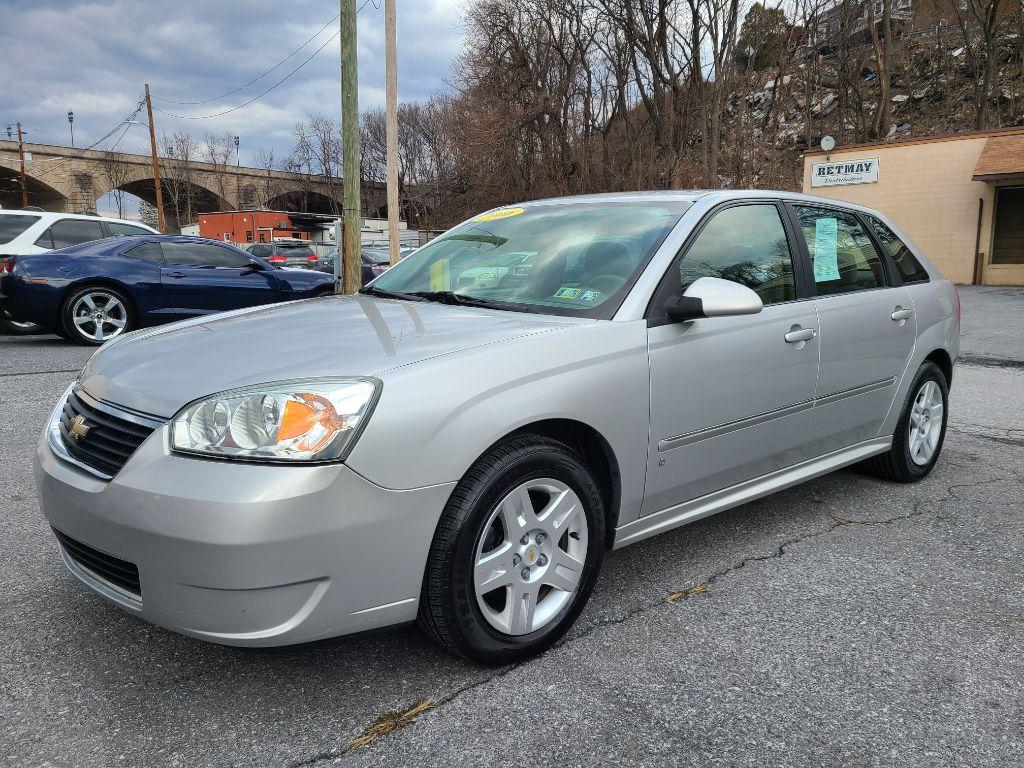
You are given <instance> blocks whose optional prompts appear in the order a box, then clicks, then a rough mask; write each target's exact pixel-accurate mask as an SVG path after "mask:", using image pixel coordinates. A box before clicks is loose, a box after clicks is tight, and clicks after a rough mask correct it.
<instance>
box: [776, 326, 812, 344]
mask: <svg viewBox="0 0 1024 768" xmlns="http://www.w3.org/2000/svg"><path fill="white" fill-rule="evenodd" d="M817 335H818V334H817V332H816V331H815V330H814V329H813V328H794V329H793V330H791V331H790V332H789V333H787V334H786V335H785V337H784V338H785V339H786V343H787V344H797V343H799V342H801V341H810V340H811V339H813V338H814V337H815V336H817Z"/></svg>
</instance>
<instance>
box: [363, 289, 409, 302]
mask: <svg viewBox="0 0 1024 768" xmlns="http://www.w3.org/2000/svg"><path fill="white" fill-rule="evenodd" d="M359 292H360V293H361V294H363V295H364V296H378V297H379V298H382V299H405V300H406V301H425V299H424V298H422V297H421V296H420V295H419V294H418V293H402V292H401V291H386V290H384V289H383V288H376V287H374V286H372V285H368V286H366V287H365V288H360V289H359Z"/></svg>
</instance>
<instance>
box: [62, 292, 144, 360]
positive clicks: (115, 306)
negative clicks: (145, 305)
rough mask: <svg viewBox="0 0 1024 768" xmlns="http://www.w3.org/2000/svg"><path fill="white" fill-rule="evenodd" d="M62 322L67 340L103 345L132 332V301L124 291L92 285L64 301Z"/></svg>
mask: <svg viewBox="0 0 1024 768" xmlns="http://www.w3.org/2000/svg"><path fill="white" fill-rule="evenodd" d="M61 321H62V324H63V326H64V332H65V333H66V334H67V338H69V339H71V340H72V341H76V342H78V343H80V344H94V345H99V344H103V343H104V342H107V341H110V340H111V339H113V338H115V337H117V336H120V335H121V334H122V333H125V332H126V331H129V330H131V323H132V316H131V311H130V309H129V303H128V299H127V298H126V297H125V296H124V295H123V294H122V293H121V292H120V291H116V290H114V289H113V288H108V287H106V286H91V287H87V288H81V289H79V290H77V291H75V292H74V293H73V294H72V295H71V296H70V297H69V298H68V300H67V301H66V302H64V310H63V312H62V317H61Z"/></svg>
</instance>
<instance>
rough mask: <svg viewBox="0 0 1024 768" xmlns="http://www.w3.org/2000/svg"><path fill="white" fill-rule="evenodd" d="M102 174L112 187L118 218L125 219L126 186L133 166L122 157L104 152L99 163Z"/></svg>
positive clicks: (114, 153)
mask: <svg viewBox="0 0 1024 768" xmlns="http://www.w3.org/2000/svg"><path fill="white" fill-rule="evenodd" d="M98 166H99V170H100V173H102V174H103V177H104V178H105V179H106V180H107V184H108V185H109V186H110V196H111V197H112V198H113V199H114V204H115V205H116V206H117V218H119V219H123V218H124V214H125V206H124V203H125V194H126V192H125V190H124V189H123V187H124V185H125V184H126V183H128V181H129V180H130V179H131V177H132V170H131V166H130V165H128V164H127V163H125V162H124V161H123V160H122V159H121V155H120V154H119V153H117V152H112V151H110V150H103V154H102V156H101V157H100V159H99V161H98Z"/></svg>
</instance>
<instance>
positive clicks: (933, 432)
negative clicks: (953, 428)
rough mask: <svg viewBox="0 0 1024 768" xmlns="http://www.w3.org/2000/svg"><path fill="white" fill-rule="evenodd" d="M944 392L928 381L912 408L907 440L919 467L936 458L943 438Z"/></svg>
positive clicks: (914, 460) (918, 393)
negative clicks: (940, 439) (936, 452)
mask: <svg viewBox="0 0 1024 768" xmlns="http://www.w3.org/2000/svg"><path fill="white" fill-rule="evenodd" d="M943 410H944V404H943V402H942V390H941V389H940V388H939V385H938V384H937V383H936V382H934V381H931V380H929V381H926V382H925V383H924V384H922V385H921V388H920V389H919V390H918V391H917V394H916V395H915V396H914V402H913V404H912V405H911V406H910V424H909V428H908V430H907V440H908V442H909V444H910V458H911V459H912V460H913V462H914V463H915V464H917V465H918V466H921V467H923V466H925V465H926V464H928V462H930V461H931V460H932V458H933V457H934V456H935V451H936V449H937V448H938V446H939V438H940V437H941V436H942V413H943Z"/></svg>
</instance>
